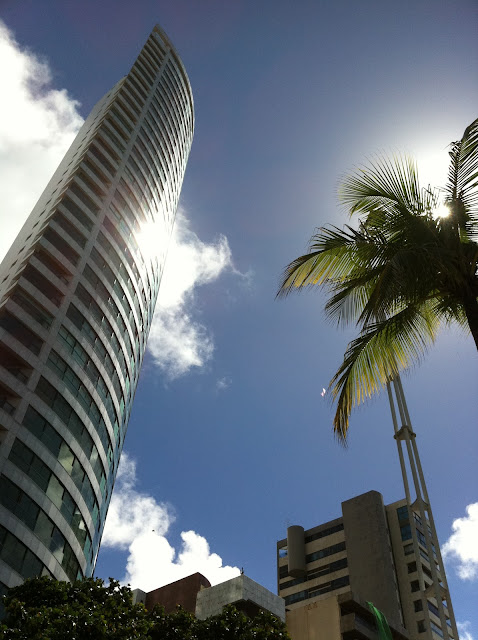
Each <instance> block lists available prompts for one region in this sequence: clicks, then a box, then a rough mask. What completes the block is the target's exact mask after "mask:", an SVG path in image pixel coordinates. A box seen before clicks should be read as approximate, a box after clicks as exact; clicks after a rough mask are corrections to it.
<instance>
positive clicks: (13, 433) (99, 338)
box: [0, 27, 194, 590]
mask: <svg viewBox="0 0 478 640" xmlns="http://www.w3.org/2000/svg"><path fill="white" fill-rule="evenodd" d="M193 129H194V113H193V98H192V93H191V88H190V84H189V81H188V77H187V75H186V72H185V70H184V67H183V65H182V63H181V60H180V59H179V57H178V54H177V53H176V51H175V50H174V47H173V46H172V44H171V42H170V41H169V39H168V37H167V36H166V34H165V33H164V32H163V31H162V30H161V29H160V28H159V27H155V29H154V30H153V32H152V33H151V35H150V37H149V38H148V40H147V42H146V44H145V45H144V47H143V49H142V51H141V53H140V54H139V56H138V58H137V60H136V61H135V63H134V64H133V67H132V68H131V70H130V72H129V73H128V75H127V76H126V77H124V78H123V79H122V80H120V81H119V82H118V83H117V84H116V85H115V86H114V87H113V89H111V91H109V92H108V93H107V94H106V95H105V96H104V97H103V98H102V99H101V100H100V101H99V102H98V104H97V105H96V106H95V107H94V109H93V111H92V112H91V114H90V115H89V117H88V118H87V120H86V122H85V123H84V125H83V127H82V128H81V130H80V132H79V134H78V136H77V137H76V139H75V141H74V142H73V144H72V146H71V147H70V149H69V151H68V152H67V154H66V156H65V157H64V159H63V161H62V162H61V163H60V166H59V167H58V169H57V171H56V172H55V174H54V175H53V177H52V179H51V181H50V182H49V184H48V185H47V187H46V189H45V191H44V193H43V195H42V196H41V197H40V199H39V201H38V203H37V205H36V206H35V207H34V209H33V211H32V213H31V215H30V217H29V218H28V220H27V222H26V223H25V225H24V227H23V229H22V230H21V231H20V233H19V235H18V237H17V239H16V241H15V242H14V244H13V246H12V247H11V249H10V251H9V252H8V253H7V255H6V257H5V259H4V260H3V262H2V265H1V267H0V589H2V590H4V589H5V588H6V587H10V586H14V585H17V584H19V583H21V582H22V581H23V580H24V579H25V578H28V577H30V576H35V575H39V574H42V575H44V574H46V575H51V576H53V577H55V578H57V579H60V580H74V579H75V578H79V577H83V576H90V575H91V574H92V572H93V568H94V566H95V562H96V556H97V552H98V547H99V544H100V540H101V534H102V530H103V525H104V521H105V516H106V512H107V509H108V504H109V501H110V497H111V492H112V489H113V484H114V480H115V476H116V472H117V468H118V462H119V458H120V454H121V450H122V447H123V441H124V437H125V433H126V429H127V425H128V419H129V415H130V411H131V405H132V401H133V397H134V393H135V389H136V385H137V382H138V376H139V371H140V368H141V363H142V360H143V355H144V351H145V348H146V340H147V337H148V332H149V328H150V325H151V320H152V316H153V311H154V307H155V303H156V298H157V295H158V290H159V286H160V282H161V274H162V271H163V266H164V259H165V251H166V248H167V245H168V241H169V238H170V235H171V231H172V228H173V224H174V218H175V213H176V207H177V204H178V199H179V194H180V189H181V184H182V180H183V175H184V171H185V167H186V162H187V158H188V154H189V150H190V147H191V142H192V137H193ZM148 236H149V237H150V238H151V237H154V238H156V239H157V240H156V245H155V246H154V247H146V245H145V244H144V243H143V240H142V237H143V238H144V237H148Z"/></svg>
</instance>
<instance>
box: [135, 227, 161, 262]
mask: <svg viewBox="0 0 478 640" xmlns="http://www.w3.org/2000/svg"><path fill="white" fill-rule="evenodd" d="M135 237H136V242H137V243H138V246H139V248H140V250H141V253H142V254H143V257H144V258H145V260H153V259H154V258H159V259H161V257H162V255H163V254H164V252H165V251H166V248H167V238H168V234H166V233H165V229H164V224H163V222H162V221H161V222H146V223H144V224H143V225H142V226H141V229H140V231H138V232H137V233H136V234H135Z"/></svg>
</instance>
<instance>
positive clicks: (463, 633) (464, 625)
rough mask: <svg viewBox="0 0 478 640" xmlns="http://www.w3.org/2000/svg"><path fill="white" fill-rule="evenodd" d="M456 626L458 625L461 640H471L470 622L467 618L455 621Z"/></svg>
mask: <svg viewBox="0 0 478 640" xmlns="http://www.w3.org/2000/svg"><path fill="white" fill-rule="evenodd" d="M456 626H457V627H458V633H459V634H460V639H461V640H473V636H472V635H471V631H470V627H471V623H470V621H469V620H465V622H457V623H456Z"/></svg>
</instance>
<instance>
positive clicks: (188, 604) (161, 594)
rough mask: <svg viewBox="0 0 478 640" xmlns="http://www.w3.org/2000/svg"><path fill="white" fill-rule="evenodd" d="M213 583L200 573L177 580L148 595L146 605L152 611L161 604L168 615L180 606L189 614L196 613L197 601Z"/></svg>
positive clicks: (145, 600)
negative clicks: (199, 594) (203, 591)
mask: <svg viewBox="0 0 478 640" xmlns="http://www.w3.org/2000/svg"><path fill="white" fill-rule="evenodd" d="M210 586H211V583H210V582H209V580H208V579H207V578H205V577H204V576H203V575H201V574H200V573H193V575H191V576H187V577H186V578H182V579H181V580H176V581H175V582H171V583H170V584H167V585H165V586H164V587H159V589H155V590H154V591H150V592H149V593H147V594H146V597H145V599H144V605H145V607H146V609H149V610H151V609H152V608H153V607H154V606H155V605H157V604H159V605H161V606H162V607H164V610H165V611H166V613H171V612H172V611H175V609H176V607H177V606H178V605H179V606H181V607H182V608H183V609H185V610H186V611H189V613H196V599H197V595H198V593H199V592H200V591H201V590H202V589H207V588H208V587H210Z"/></svg>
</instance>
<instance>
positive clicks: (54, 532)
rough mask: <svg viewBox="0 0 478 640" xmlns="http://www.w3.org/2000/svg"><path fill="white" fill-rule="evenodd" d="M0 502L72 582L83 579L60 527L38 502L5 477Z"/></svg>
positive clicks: (1, 483) (2, 479) (1, 477)
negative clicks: (19, 521) (57, 563)
mask: <svg viewBox="0 0 478 640" xmlns="http://www.w3.org/2000/svg"><path fill="white" fill-rule="evenodd" d="M0 501H1V504H2V505H3V506H4V507H6V508H7V509H8V510H9V511H11V513H13V514H14V515H15V516H16V517H17V518H18V519H19V520H21V521H22V522H23V523H24V524H25V525H26V526H27V527H28V528H29V529H30V530H31V531H33V533H34V534H35V535H36V536H37V537H38V538H39V539H40V540H41V541H42V542H43V544H44V545H45V546H46V547H47V548H48V549H49V550H50V551H51V553H52V554H53V555H54V556H55V558H56V560H57V561H58V562H59V564H60V565H61V566H62V568H63V569H64V571H65V573H66V574H67V576H68V578H69V579H70V580H71V581H74V580H77V579H78V578H83V572H82V571H81V569H80V565H79V562H78V560H77V559H76V557H75V556H74V553H73V549H72V548H71V547H70V545H69V544H68V542H67V541H66V539H65V537H64V536H63V534H62V533H61V531H60V530H59V529H58V527H56V526H55V524H54V522H53V521H52V520H50V518H49V517H48V516H47V515H46V513H45V512H44V511H42V510H41V509H40V507H39V506H38V505H37V504H36V502H34V501H33V500H32V499H31V498H30V497H29V496H28V495H27V494H26V493H25V492H24V491H22V490H21V489H20V487H17V485H15V484H13V482H11V481H10V480H9V479H8V478H6V477H5V476H0Z"/></svg>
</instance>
